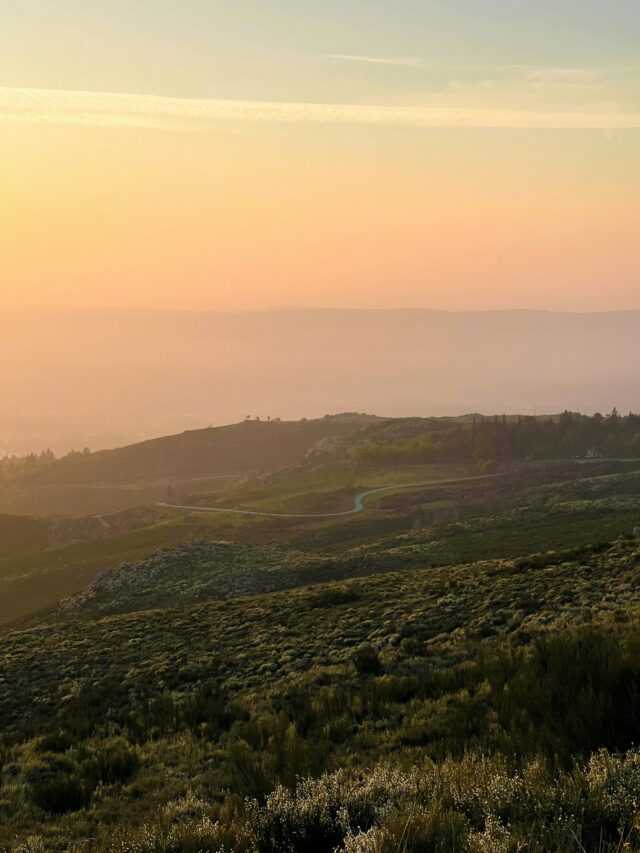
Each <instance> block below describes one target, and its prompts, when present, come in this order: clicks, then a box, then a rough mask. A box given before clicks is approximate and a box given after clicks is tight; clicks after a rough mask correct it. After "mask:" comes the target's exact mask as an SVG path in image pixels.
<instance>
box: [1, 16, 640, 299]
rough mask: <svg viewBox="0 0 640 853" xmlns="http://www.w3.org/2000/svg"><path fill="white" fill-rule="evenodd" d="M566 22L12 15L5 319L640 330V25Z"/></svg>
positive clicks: (5, 96) (6, 97)
mask: <svg viewBox="0 0 640 853" xmlns="http://www.w3.org/2000/svg"><path fill="white" fill-rule="evenodd" d="M558 5H560V4H557V3H551V2H546V0H540V2H535V3H534V2H516V3H513V2H506V0H503V2H498V0H489V2H487V3H486V4H482V8H483V10H484V13H483V15H482V16H480V15H478V14H477V9H478V4H477V3H475V2H462V0H454V2H448V3H436V2H431V3H430V2H425V3H417V2H409V1H408V0H400V2H397V3H393V4H390V3H382V2H368V3H365V2H350V3H338V2H337V0H332V2H327V3H324V4H322V5H320V4H317V3H311V2H295V3H294V2H293V0H289V1H288V2H283V3H278V4H275V5H274V4H273V3H266V2H258V0H239V2H237V3H233V4H229V3H223V2H197V0H186V1H185V2H182V3H176V2H168V0H159V2H157V3H156V2H154V3H138V4H131V3H125V2H120V0H117V2H113V3H109V4H104V3H99V2H97V0H88V2H82V3H81V2H72V0H59V2H56V3H53V2H44V0H40V2H36V0H25V2H20V3H10V4H4V5H3V8H2V10H0V187H1V190H2V203H1V205H0V288H1V295H2V303H3V306H4V307H10V308H16V307H29V306H63V307H72V306H133V307H150V306H154V307H159V308H167V309H169V308H171V309H175V308H189V309H191V308H207V309H209V308H211V309H232V310H233V309H245V308H262V307H269V306H275V305H302V306H354V307H355V306H364V307H407V306H421V307H433V308H446V309H467V308H483V309H488V308H513V307H532V308H549V309H569V310H578V311H587V310H600V309H603V310H610V309H620V308H640V286H639V285H640V281H639V278H640V277H639V273H640V251H639V248H638V229H639V223H640V67H639V66H640V61H636V55H637V45H638V43H639V39H640V10H639V7H638V4H637V3H636V2H635V0H629V2H626V0H618V2H615V0H614V2H610V3H607V4H604V3H601V2H599V3H596V2H582V3H578V2H573V0H572V1H571V2H567V3H563V4H561V5H562V9H558V8H557V7H558ZM107 6H108V14H107V11H105V10H106V7H107ZM391 7H393V9H392V8H391ZM605 7H606V9H605ZM474 10H475V11H476V14H474Z"/></svg>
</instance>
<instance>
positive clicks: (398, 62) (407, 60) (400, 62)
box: [323, 53, 431, 68]
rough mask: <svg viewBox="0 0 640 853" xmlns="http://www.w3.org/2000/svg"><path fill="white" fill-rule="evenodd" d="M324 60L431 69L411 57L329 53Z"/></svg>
mask: <svg viewBox="0 0 640 853" xmlns="http://www.w3.org/2000/svg"><path fill="white" fill-rule="evenodd" d="M323 59H336V60H338V61H339V62H363V63H365V64H368V65H395V66H397V67H400V68H430V67H431V63H428V62H425V61H424V60H422V59H416V58H414V57H410V56H359V55H357V54H351V53H327V54H325V55H324V56H323Z"/></svg>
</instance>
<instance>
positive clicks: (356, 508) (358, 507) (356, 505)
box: [158, 472, 511, 518]
mask: <svg viewBox="0 0 640 853" xmlns="http://www.w3.org/2000/svg"><path fill="white" fill-rule="evenodd" d="M509 473H511V472H506V473H503V474H480V475H478V476H475V477H457V478H455V479H448V480H429V481H428V482H426V483H398V484H397V485H395V486H378V488H376V489H367V491H365V492H360V493H359V494H357V495H356V496H355V497H354V499H353V509H347V510H344V511H343V512H306V513H290V512H259V511H258V510H254V509H229V508H227V507H217V506H185V505H184V504H169V503H164V502H163V503H160V504H158V506H163V507H166V508H167V509H189V510H196V511H197V512H230V513H234V514H235V515H260V516H266V517H268V518H339V517H340V516H345V515H355V513H357V512H362V511H363V510H364V502H365V500H366V499H367V498H368V497H369V496H370V495H377V494H380V492H391V491H394V490H396V489H418V488H425V487H429V486H449V485H452V484H454V483H470V482H472V481H474V480H491V479H495V478H496V477H507V476H508V474H509Z"/></svg>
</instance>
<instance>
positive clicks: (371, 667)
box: [353, 645, 382, 675]
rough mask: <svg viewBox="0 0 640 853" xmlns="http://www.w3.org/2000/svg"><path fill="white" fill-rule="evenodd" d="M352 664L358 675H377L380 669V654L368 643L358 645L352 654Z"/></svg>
mask: <svg viewBox="0 0 640 853" xmlns="http://www.w3.org/2000/svg"><path fill="white" fill-rule="evenodd" d="M353 664H354V666H355V668H356V671H357V672H358V674H359V675H378V673H380V672H381V671H382V663H381V661H380V655H379V654H378V652H377V651H376V649H374V648H373V646H370V645H364V646H360V648H359V649H357V651H356V652H355V654H354V656H353Z"/></svg>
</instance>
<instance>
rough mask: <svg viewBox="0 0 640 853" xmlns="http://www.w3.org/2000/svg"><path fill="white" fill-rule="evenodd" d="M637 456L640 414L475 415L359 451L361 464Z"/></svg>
mask: <svg viewBox="0 0 640 853" xmlns="http://www.w3.org/2000/svg"><path fill="white" fill-rule="evenodd" d="M572 457H593V458H598V457H601V458H607V459H614V458H631V457H633V458H636V457H638V458H640V415H637V414H633V413H630V414H628V415H624V416H623V415H620V414H619V413H618V411H617V409H614V410H613V411H612V412H611V413H610V414H608V415H601V414H596V415H593V416H592V417H590V416H587V415H580V414H575V413H573V412H569V411H565V412H563V413H562V415H560V416H559V417H555V418H536V417H532V416H531V417H527V416H522V417H520V416H519V417H516V418H513V417H507V416H505V415H503V416H501V417H500V416H496V417H493V418H485V417H476V418H474V419H473V420H472V421H471V422H470V423H463V424H456V425H455V426H453V427H451V428H449V429H445V430H438V431H436V432H423V433H420V434H419V435H415V436H412V437H410V438H406V439H400V440H396V441H391V442H386V443H380V444H370V445H367V446H365V447H363V448H361V449H360V450H359V451H358V452H357V454H356V459H357V461H358V462H360V463H362V464H365V465H366V464H374V465H385V464H389V465H392V464H393V465H396V464H419V463H432V462H462V463H473V464H479V465H482V464H484V465H490V464H492V463H498V462H510V461H516V460H526V459H532V460H536V459H540V460H542V459H569V458H572Z"/></svg>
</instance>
